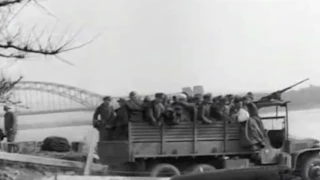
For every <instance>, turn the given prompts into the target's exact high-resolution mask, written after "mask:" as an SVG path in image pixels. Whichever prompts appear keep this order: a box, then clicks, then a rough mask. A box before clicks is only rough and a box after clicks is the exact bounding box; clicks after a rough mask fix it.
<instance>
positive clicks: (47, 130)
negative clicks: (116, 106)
mask: <svg viewBox="0 0 320 180" xmlns="http://www.w3.org/2000/svg"><path fill="white" fill-rule="evenodd" d="M18 118H19V119H18V125H19V129H20V130H19V132H18V135H17V141H42V140H43V139H44V138H45V137H48V136H62V137H65V138H67V139H68V140H70V141H81V140H83V139H84V138H85V137H88V136H89V134H90V133H92V127H91V119H92V113H91V112H71V113H61V114H48V115H34V116H21V117H18ZM274 123H275V126H280V125H281V124H280V123H277V122H274ZM267 126H268V127H271V126H272V125H271V124H270V122H269V124H268V125H267ZM2 127H3V119H0V128H2ZM319 129H320V109H312V110H303V111H290V112H289V134H290V135H292V136H295V137H310V138H316V139H319V140H320V131H319ZM95 134H96V133H95Z"/></svg>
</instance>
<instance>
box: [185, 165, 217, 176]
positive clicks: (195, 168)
mask: <svg viewBox="0 0 320 180" xmlns="http://www.w3.org/2000/svg"><path fill="white" fill-rule="evenodd" d="M215 170H216V168H215V167H213V166H212V165H210V164H195V165H192V166H191V167H189V168H187V170H186V171H185V174H197V173H204V172H212V171H215Z"/></svg>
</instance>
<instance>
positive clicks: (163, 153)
mask: <svg viewBox="0 0 320 180" xmlns="http://www.w3.org/2000/svg"><path fill="white" fill-rule="evenodd" d="M98 146H99V148H98V153H99V156H100V159H101V161H102V162H103V163H107V164H115V163H119V162H120V161H121V162H127V161H131V162H132V161H135V160H136V159H137V158H157V157H159V158H161V157H188V156H193V157H196V156H210V155H232V154H250V153H252V152H251V151H250V150H246V149H243V148H242V147H241V145H240V126H239V124H237V123H234V124H229V123H226V122H217V123H216V124H201V123H200V122H198V123H193V122H182V123H180V124H179V125H174V126H168V125H164V126H162V127H156V126H151V125H150V124H149V123H148V122H131V123H129V137H128V140H127V141H105V142H99V143H98Z"/></svg>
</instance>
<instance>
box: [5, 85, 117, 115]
mask: <svg viewBox="0 0 320 180" xmlns="http://www.w3.org/2000/svg"><path fill="white" fill-rule="evenodd" d="M11 92H12V100H13V101H15V102H21V104H20V105H22V106H25V107H27V108H24V107H19V106H18V107H16V108H15V111H16V112H17V114H18V115H19V116H25V115H40V114H51V113H67V112H80V111H94V109H95V108H96V107H97V106H98V105H99V104H100V103H101V99H102V97H103V96H102V95H100V94H97V93H93V92H90V91H87V90H84V89H80V88H77V87H73V86H68V85H63V84H58V83H49V82H37V81H21V82H20V83H18V84H17V85H16V86H15V87H14V88H13V89H12V91H11ZM113 103H114V105H115V106H117V103H116V102H115V101H113ZM0 114H1V115H3V112H2V113H0Z"/></svg>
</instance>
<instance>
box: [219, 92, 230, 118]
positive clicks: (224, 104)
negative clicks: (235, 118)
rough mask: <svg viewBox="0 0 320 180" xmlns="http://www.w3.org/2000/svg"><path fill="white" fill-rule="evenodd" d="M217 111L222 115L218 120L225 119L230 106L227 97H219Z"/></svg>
mask: <svg viewBox="0 0 320 180" xmlns="http://www.w3.org/2000/svg"><path fill="white" fill-rule="evenodd" d="M219 111H220V114H221V116H222V117H221V119H220V120H226V119H227V118H228V117H229V113H230V108H229V106H228V99H227V98H226V97H222V98H221V99H220V102H219Z"/></svg>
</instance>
